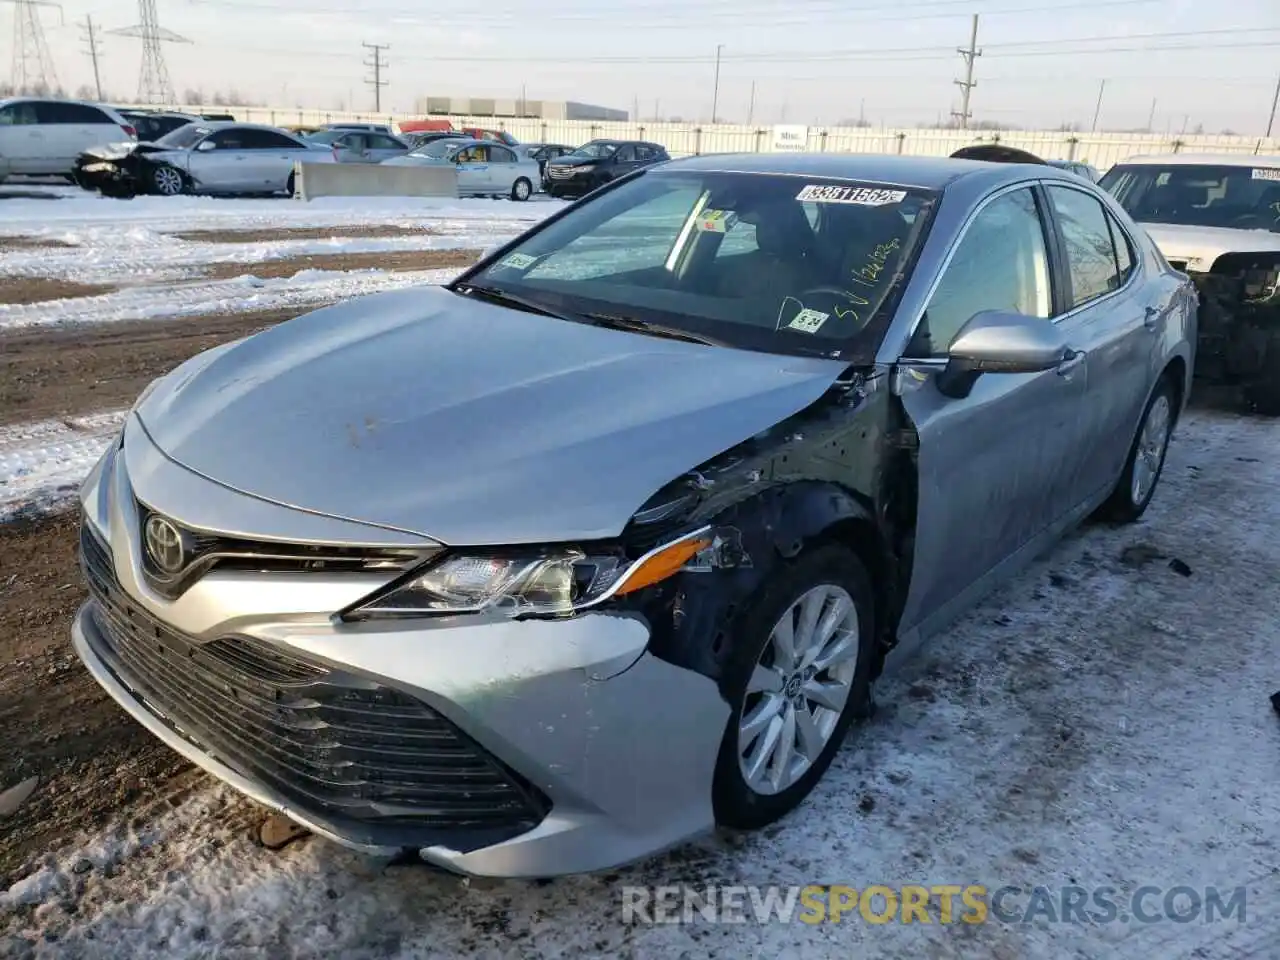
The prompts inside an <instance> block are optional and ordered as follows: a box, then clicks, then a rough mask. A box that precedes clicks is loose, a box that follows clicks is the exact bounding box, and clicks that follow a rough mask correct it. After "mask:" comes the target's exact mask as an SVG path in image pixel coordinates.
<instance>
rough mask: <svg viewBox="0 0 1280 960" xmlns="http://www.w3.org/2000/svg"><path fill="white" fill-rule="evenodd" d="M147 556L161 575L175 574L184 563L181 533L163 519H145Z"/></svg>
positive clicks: (155, 517)
mask: <svg viewBox="0 0 1280 960" xmlns="http://www.w3.org/2000/svg"><path fill="white" fill-rule="evenodd" d="M144 533H145V539H146V543H147V556H148V557H150V558H151V562H152V563H154V564H155V565H156V568H157V569H158V570H159V571H160V572H161V573H167V574H170V575H172V574H175V573H177V572H178V571H179V570H181V569H182V566H183V563H184V562H185V561H186V556H185V554H186V551H185V550H184V549H183V544H182V533H181V532H180V531H179V530H178V528H177V527H175V526H174V525H173V524H172V523H171V522H170V521H168V520H166V519H165V518H164V517H160V516H155V515H152V516H150V517H148V518H147V525H146V529H145V532H144Z"/></svg>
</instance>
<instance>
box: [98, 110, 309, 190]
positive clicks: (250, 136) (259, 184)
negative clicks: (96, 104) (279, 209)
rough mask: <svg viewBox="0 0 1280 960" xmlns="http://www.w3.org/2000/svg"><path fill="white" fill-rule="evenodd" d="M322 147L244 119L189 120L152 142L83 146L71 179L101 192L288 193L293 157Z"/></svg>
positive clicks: (307, 155)
mask: <svg viewBox="0 0 1280 960" xmlns="http://www.w3.org/2000/svg"><path fill="white" fill-rule="evenodd" d="M317 154H319V155H322V156H326V158H328V157H331V156H332V153H331V151H330V150H329V148H328V146H326V145H323V144H318V143H308V142H307V141H305V140H303V139H301V138H300V137H295V136H293V135H292V134H289V133H286V132H285V131H283V130H281V129H279V128H277V127H268V126H263V125H260V124H250V123H189V124H187V125H186V126H184V127H179V128H178V129H177V130H175V131H173V133H170V134H169V135H168V136H165V137H162V138H160V140H158V141H156V142H155V143H144V144H129V145H127V147H126V148H111V147H107V148H96V149H92V150H87V151H85V153H84V154H82V155H81V157H80V159H79V161H78V162H77V181H78V182H79V183H80V184H81V185H82V186H86V187H97V188H99V189H101V190H102V191H103V192H104V193H111V194H116V195H126V196H127V195H132V194H133V193H158V194H161V195H162V196H174V195H176V194H179V193H222V194H237V193H239V194H255V193H256V194H265V193H279V192H281V191H284V192H287V193H293V165H294V162H295V161H298V160H302V159H304V158H307V157H309V156H310V157H315V156H316V155H317Z"/></svg>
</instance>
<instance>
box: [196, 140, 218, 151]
mask: <svg viewBox="0 0 1280 960" xmlns="http://www.w3.org/2000/svg"><path fill="white" fill-rule="evenodd" d="M196 149H197V150H199V151H200V152H201V153H208V152H209V151H210V150H217V149H218V145H217V144H216V143H214V142H213V141H212V140H201V141H200V145H199V146H198V147H196Z"/></svg>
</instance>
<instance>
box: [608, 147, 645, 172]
mask: <svg viewBox="0 0 1280 960" xmlns="http://www.w3.org/2000/svg"><path fill="white" fill-rule="evenodd" d="M610 160H611V161H612V166H613V169H612V170H611V171H610V173H611V174H612V175H613V176H614V177H622V176H625V175H626V174H628V173H630V172H631V171H632V170H634V169H636V168H637V167H639V166H640V165H641V164H640V155H639V153H637V151H636V145H635V144H634V143H624V144H623V145H622V146H620V147H619V148H618V149H617V150H615V151H614V152H613V156H612V157H611V158H610Z"/></svg>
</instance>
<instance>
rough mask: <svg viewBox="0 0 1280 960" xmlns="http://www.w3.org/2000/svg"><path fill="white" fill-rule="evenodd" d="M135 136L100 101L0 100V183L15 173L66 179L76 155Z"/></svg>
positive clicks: (119, 117) (116, 114)
mask: <svg viewBox="0 0 1280 960" xmlns="http://www.w3.org/2000/svg"><path fill="white" fill-rule="evenodd" d="M136 138H137V132H136V131H135V130H134V129H133V127H131V126H130V125H129V122H128V121H127V120H125V119H124V118H123V117H122V116H120V114H118V113H116V111H114V110H112V109H111V108H110V107H108V106H105V105H104V104H101V103H87V102H85V101H82V100H44V99H37V98H33V97H21V98H16V99H13V100H0V181H2V180H4V178H5V177H7V176H9V175H11V174H15V173H17V174H33V175H54V176H68V177H69V176H70V175H71V173H72V170H73V168H74V166H75V160H76V157H77V156H78V155H79V154H80V153H81V152H83V151H85V150H88V149H89V148H91V147H99V146H102V145H103V144H107V143H118V142H119V141H121V140H134V139H136Z"/></svg>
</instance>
